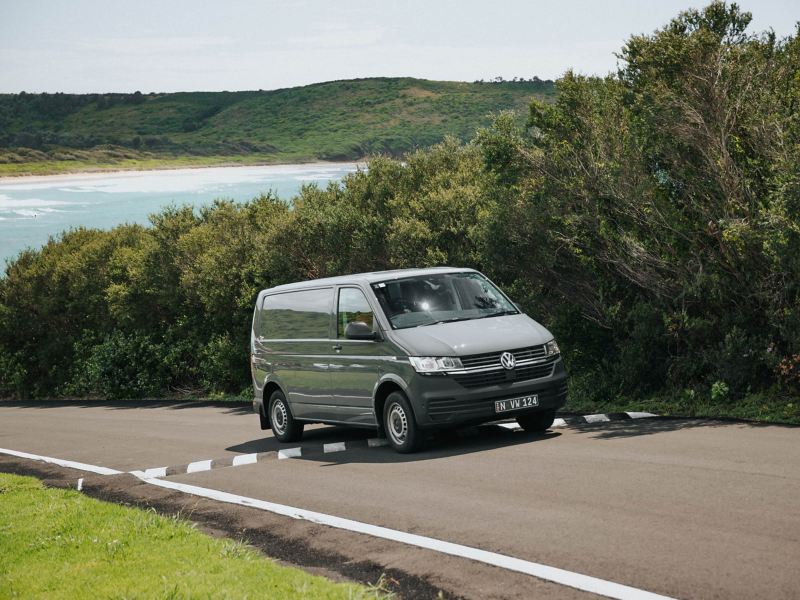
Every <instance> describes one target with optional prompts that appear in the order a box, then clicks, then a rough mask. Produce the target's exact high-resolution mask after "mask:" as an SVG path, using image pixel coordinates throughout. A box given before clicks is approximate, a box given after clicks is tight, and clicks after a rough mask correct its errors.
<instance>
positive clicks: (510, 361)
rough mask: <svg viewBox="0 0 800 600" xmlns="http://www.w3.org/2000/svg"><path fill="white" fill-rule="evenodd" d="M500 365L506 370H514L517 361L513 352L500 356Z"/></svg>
mask: <svg viewBox="0 0 800 600" xmlns="http://www.w3.org/2000/svg"><path fill="white" fill-rule="evenodd" d="M500 364H501V365H503V368H504V369H513V368H514V367H515V366H516V364H517V359H516V358H514V355H513V354H511V352H503V353H502V354H501V355H500Z"/></svg>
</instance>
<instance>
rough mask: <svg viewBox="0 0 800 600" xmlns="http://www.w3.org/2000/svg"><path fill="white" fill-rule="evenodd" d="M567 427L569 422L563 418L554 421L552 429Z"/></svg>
mask: <svg viewBox="0 0 800 600" xmlns="http://www.w3.org/2000/svg"><path fill="white" fill-rule="evenodd" d="M566 426H567V422H566V421H565V420H564V419H562V418H558V419H555V420H554V421H553V424H552V425H551V426H550V427H566Z"/></svg>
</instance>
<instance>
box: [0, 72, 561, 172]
mask: <svg viewBox="0 0 800 600" xmlns="http://www.w3.org/2000/svg"><path fill="white" fill-rule="evenodd" d="M554 97H555V88H554V86H553V84H552V82H505V83H492V84H489V83H483V84H479V83H466V82H454V81H429V80H425V79H413V78H373V79H356V80H348V81H333V82H327V83H319V84H314V85H308V86H303V87H297V88H287V89H282V90H274V91H250V92H185V93H175V94H146V95H141V96H138V97H136V98H134V97H133V96H131V95H123V94H103V95H91V94H83V95H73V94H48V95H33V94H25V95H20V94H0V175H2V174H6V175H13V174H25V173H49V172H64V171H69V170H85V169H90V170H91V169H96V168H148V167H149V166H151V165H153V164H154V163H155V164H158V165H162V164H164V163H165V162H166V163H167V164H170V165H172V166H186V164H185V163H181V162H175V161H180V160H181V159H188V160H189V164H196V165H199V164H220V163H223V164H224V163H230V162H237V161H236V159H235V158H234V157H244V158H243V159H242V160H244V161H246V162H249V163H250V164H253V163H268V162H303V161H310V160H355V159H359V158H363V157H365V156H368V155H372V154H389V155H393V156H400V155H402V154H404V153H405V152H408V151H409V150H413V149H415V148H423V147H427V146H430V145H432V144H435V143H437V142H439V141H441V140H442V139H443V138H444V137H445V136H446V135H452V136H455V137H458V138H461V139H463V140H466V139H469V138H470V137H471V136H472V135H473V134H474V132H475V130H476V129H477V128H479V127H481V126H484V125H487V124H488V123H489V122H490V119H491V115H492V114H493V113H497V112H499V111H502V110H513V111H516V112H517V113H518V115H519V119H520V120H524V119H525V117H526V116H527V111H528V106H529V105H530V102H531V100H532V99H533V98H538V99H540V100H543V101H550V100H552V99H553V98H554Z"/></svg>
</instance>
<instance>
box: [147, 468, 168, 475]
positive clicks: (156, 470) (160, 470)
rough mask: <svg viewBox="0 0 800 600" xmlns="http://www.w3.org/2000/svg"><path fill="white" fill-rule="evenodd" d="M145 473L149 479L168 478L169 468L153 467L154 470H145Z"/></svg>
mask: <svg viewBox="0 0 800 600" xmlns="http://www.w3.org/2000/svg"><path fill="white" fill-rule="evenodd" d="M144 472H145V474H146V475H147V476H148V477H166V476H167V467H153V468H152V469H145V471H144Z"/></svg>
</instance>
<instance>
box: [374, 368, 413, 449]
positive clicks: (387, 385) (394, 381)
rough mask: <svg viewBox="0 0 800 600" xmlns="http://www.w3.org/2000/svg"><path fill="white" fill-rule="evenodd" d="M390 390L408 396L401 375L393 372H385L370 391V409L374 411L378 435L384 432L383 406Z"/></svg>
mask: <svg viewBox="0 0 800 600" xmlns="http://www.w3.org/2000/svg"><path fill="white" fill-rule="evenodd" d="M392 392H402V393H403V394H405V396H406V398H408V385H407V384H406V382H405V381H403V379H402V378H401V377H399V376H397V375H395V374H394V373H387V374H386V375H384V376H383V377H382V378H381V379H380V381H378V383H377V384H376V385H375V391H374V392H373V393H372V409H373V411H374V412H375V422H376V423H377V424H378V434H379V435H380V436H383V435H384V434H385V433H386V432H385V431H384V429H383V407H384V406H385V405H386V399H387V398H388V397H389V394H391V393H392Z"/></svg>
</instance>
